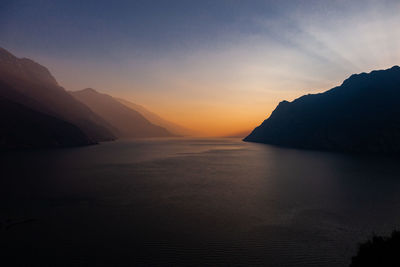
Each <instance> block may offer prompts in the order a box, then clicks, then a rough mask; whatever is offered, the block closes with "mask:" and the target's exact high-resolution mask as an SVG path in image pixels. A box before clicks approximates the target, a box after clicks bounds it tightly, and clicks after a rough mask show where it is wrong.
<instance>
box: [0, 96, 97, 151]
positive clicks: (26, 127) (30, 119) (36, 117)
mask: <svg viewBox="0 0 400 267" xmlns="http://www.w3.org/2000/svg"><path fill="white" fill-rule="evenodd" d="M0 124H1V131H0V149H14V148H45V147H66V146H80V145H89V144H94V141H93V140H91V139H90V138H88V137H87V136H86V135H85V134H84V133H83V132H82V131H81V129H79V128H78V127H77V126H75V125H73V124H71V123H69V122H66V121H63V120H60V119H58V118H55V117H52V116H49V115H46V114H44V113H40V112H37V111H35V110H33V109H30V108H28V107H26V106H24V105H21V104H18V103H15V102H13V101H10V100H9V99H6V98H4V97H0Z"/></svg>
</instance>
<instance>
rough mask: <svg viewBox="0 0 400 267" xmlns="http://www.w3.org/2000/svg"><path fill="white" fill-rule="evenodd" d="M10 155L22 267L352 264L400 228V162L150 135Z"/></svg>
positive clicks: (2, 237) (2, 233)
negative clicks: (373, 240) (369, 244)
mask: <svg viewBox="0 0 400 267" xmlns="http://www.w3.org/2000/svg"><path fill="white" fill-rule="evenodd" d="M0 159H1V166H2V167H1V168H2V175H1V176H2V177H1V181H0V194H1V195H0V200H1V202H0V220H1V221H0V222H2V227H1V229H0V245H1V252H0V253H2V254H3V255H2V256H3V257H2V259H3V261H5V258H4V257H6V258H8V259H12V261H13V265H23V264H24V263H28V262H31V263H33V265H35V266H71V265H73V266H93V265H97V266H132V265H152V266H154V265H156V266H157V265H191V266H194V265H202V266H204V265H212V266H216V265H225V266H226V265H266V266H346V265H347V264H349V262H350V259H351V256H352V255H353V254H354V253H355V252H356V250H357V244H358V243H359V242H361V241H363V240H365V239H367V238H369V237H370V236H371V234H372V233H373V232H375V233H378V234H387V233H389V232H391V231H392V230H393V229H395V228H398V226H399V224H400V193H399V192H400V164H399V159H396V158H380V157H373V156H357V155H343V154H335V153H325V152H315V151H302V150H294V149H283V148H278V147H273V146H268V145H262V144H252V143H244V142H242V141H240V140H239V139H149V140H140V141H138V140H136V141H117V142H110V143H104V144H101V145H97V146H90V147H83V148H73V149H62V150H42V151H25V152H12V153H11V152H9V153H3V154H1V155H0ZM25 266H26V265H25Z"/></svg>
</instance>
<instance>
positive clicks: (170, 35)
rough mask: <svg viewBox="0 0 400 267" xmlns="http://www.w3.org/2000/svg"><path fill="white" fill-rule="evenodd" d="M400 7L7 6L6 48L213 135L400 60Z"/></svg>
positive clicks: (2, 35) (0, 13)
mask: <svg viewBox="0 0 400 267" xmlns="http://www.w3.org/2000/svg"><path fill="white" fill-rule="evenodd" d="M399 14H400V1H385V0H374V1H368V0H366V1H346V0H338V1H334V0H331V1H313V0H304V1H300V0H298V1H272V0H271V1H266V0H265V1H258V0H248V1H239V0H231V1H228V0H226V1H224V0H211V1H208V0H203V1H194V0H187V1H177V0H168V1H161V0H159V1H151V0H143V1H102V0H96V1H82V0H81V1H74V0H71V1H59V0H48V1H40V0H37V1H19V0H10V1H9V0H5V1H1V3H0V46H1V47H4V48H5V49H7V50H9V51H10V52H12V53H14V54H15V55H17V56H19V57H28V58H32V59H34V60H35V61H37V62H39V63H41V64H43V65H45V66H47V67H48V68H49V69H50V71H51V72H52V73H53V74H54V76H55V77H56V79H57V80H58V82H59V83H60V84H61V85H62V86H64V87H65V88H66V89H67V90H79V89H83V88H86V87H92V88H95V89H97V90H99V91H101V92H105V93H109V94H111V95H113V96H118V97H124V98H126V99H128V100H130V101H132V102H135V103H138V104H141V105H144V106H145V107H147V108H148V109H150V110H152V111H154V112H156V113H158V114H159V115H161V116H163V117H164V118H166V119H169V120H171V121H174V122H177V123H179V124H181V125H184V126H187V127H189V128H192V129H195V130H199V131H201V132H203V133H205V134H206V135H229V134H232V133H236V132H241V131H245V130H250V129H252V128H254V127H255V126H257V125H258V124H260V123H261V122H262V121H263V120H264V119H265V118H266V117H267V116H268V115H269V114H270V112H271V111H272V110H273V109H274V107H275V106H276V105H277V104H278V103H279V101H281V100H284V99H286V100H293V99H294V98H296V97H299V96H301V95H303V94H307V93H315V92H321V91H324V90H326V89H329V88H331V87H333V86H335V85H338V84H339V83H341V82H342V81H343V80H344V79H346V78H347V77H348V76H350V75H351V74H352V73H359V72H369V71H371V70H373V69H384V68H389V67H391V66H393V65H399V64H400V27H399V25H400V15H399Z"/></svg>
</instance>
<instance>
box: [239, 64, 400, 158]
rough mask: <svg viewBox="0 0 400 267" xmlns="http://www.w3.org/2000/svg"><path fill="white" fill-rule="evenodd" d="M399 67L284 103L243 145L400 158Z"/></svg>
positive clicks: (353, 76) (355, 78)
mask: <svg viewBox="0 0 400 267" xmlns="http://www.w3.org/2000/svg"><path fill="white" fill-rule="evenodd" d="M399 100H400V67H399V66H393V67H392V68H389V69H386V70H375V71H371V72H370V73H360V74H353V75H351V76H350V77H349V78H347V79H346V80H344V81H343V83H342V84H341V85H340V86H337V87H334V88H332V89H330V90H328V91H326V92H323V93H318V94H309V95H304V96H301V97H299V98H297V99H295V100H293V101H292V102H288V101H281V102H280V103H279V104H278V106H277V107H276V109H275V110H274V111H273V112H272V113H271V115H270V116H269V118H267V119H266V120H264V122H263V123H262V124H261V125H260V126H258V127H256V128H255V129H254V130H253V131H252V133H251V134H250V135H248V136H247V137H246V138H244V139H243V140H244V141H249V142H259V143H267V144H272V145H278V146H284V147H293V148H303V149H317V150H332V151H340V152H359V153H364V152H367V153H400V119H399V118H400V107H399V105H398V103H399Z"/></svg>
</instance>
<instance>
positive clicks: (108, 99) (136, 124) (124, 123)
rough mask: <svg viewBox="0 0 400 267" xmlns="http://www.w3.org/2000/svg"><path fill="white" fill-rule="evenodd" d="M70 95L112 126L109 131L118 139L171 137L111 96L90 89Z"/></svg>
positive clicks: (165, 131) (163, 129)
mask: <svg viewBox="0 0 400 267" xmlns="http://www.w3.org/2000/svg"><path fill="white" fill-rule="evenodd" d="M70 94H71V95H72V96H73V97H75V99H76V100H78V101H80V102H82V103H83V104H85V105H86V106H88V107H89V108H90V109H91V110H93V111H94V112H95V113H96V114H98V115H100V116H101V117H102V118H103V119H104V120H105V121H106V122H107V123H108V124H110V125H112V127H113V128H110V130H111V131H112V132H113V134H114V135H115V136H117V137H119V138H130V137H136V138H137V137H166V136H173V135H172V134H171V133H169V132H168V131H167V130H166V129H165V128H162V127H160V126H157V125H154V124H152V123H151V122H149V121H148V120H147V119H146V118H145V117H144V116H143V115H142V114H140V113H139V112H137V111H136V110H134V109H131V108H129V107H127V106H125V105H124V104H122V103H121V102H120V101H118V100H116V99H115V98H113V97H112V96H109V95H107V94H101V93H99V92H97V91H95V90H94V89H91V88H87V89H84V90H81V91H76V92H70Z"/></svg>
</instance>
